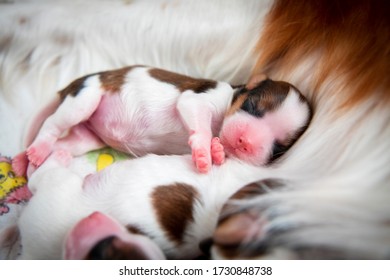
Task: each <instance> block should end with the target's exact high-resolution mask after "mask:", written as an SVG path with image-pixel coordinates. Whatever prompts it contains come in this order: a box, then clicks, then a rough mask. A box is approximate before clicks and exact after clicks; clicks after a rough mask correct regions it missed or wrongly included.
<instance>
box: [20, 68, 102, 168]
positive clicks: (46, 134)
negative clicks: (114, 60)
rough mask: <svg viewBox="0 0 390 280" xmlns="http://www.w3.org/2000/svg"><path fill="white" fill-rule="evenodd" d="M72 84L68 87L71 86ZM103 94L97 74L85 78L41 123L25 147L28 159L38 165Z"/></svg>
mask: <svg viewBox="0 0 390 280" xmlns="http://www.w3.org/2000/svg"><path fill="white" fill-rule="evenodd" d="M72 84H73V83H72ZM72 84H71V85H70V86H68V88H71V86H72ZM71 89H72V90H73V88H71ZM71 89H69V90H71ZM65 90H66V89H65ZM65 90H64V91H65ZM103 94H104V92H103V91H102V90H101V88H100V82H99V79H98V76H97V75H94V76H90V77H87V78H85V79H84V80H83V82H82V83H81V84H80V85H79V87H78V88H77V91H75V90H74V91H73V93H71V94H68V95H67V96H66V97H65V99H64V101H63V102H62V103H61V104H60V106H59V107H58V109H57V111H56V112H55V113H54V114H52V115H51V116H49V117H48V118H47V119H46V121H45V122H44V123H43V125H42V127H41V129H40V130H39V132H38V135H37V137H36V138H35V140H34V141H33V143H32V144H31V145H30V146H29V147H28V149H27V157H28V159H29V161H30V162H31V163H32V164H34V165H36V166H40V165H41V164H42V163H43V162H44V161H45V159H46V158H47V156H48V155H49V154H50V153H51V152H52V150H53V147H54V144H55V143H56V141H57V140H58V138H60V137H61V135H62V134H63V133H64V132H65V131H66V130H68V129H70V128H72V127H73V126H75V125H77V124H79V123H82V122H84V121H86V120H88V119H89V118H90V117H91V115H92V114H93V113H94V112H95V111H96V109H97V107H98V106H99V104H100V100H101V97H102V95H103Z"/></svg>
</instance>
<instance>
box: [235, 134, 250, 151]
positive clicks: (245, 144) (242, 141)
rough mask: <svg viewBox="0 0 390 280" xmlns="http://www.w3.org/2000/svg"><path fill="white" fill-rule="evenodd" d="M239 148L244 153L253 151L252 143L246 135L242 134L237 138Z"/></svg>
mask: <svg viewBox="0 0 390 280" xmlns="http://www.w3.org/2000/svg"><path fill="white" fill-rule="evenodd" d="M237 148H238V149H239V150H240V151H241V152H243V153H250V152H251V151H252V144H251V142H250V141H249V139H248V138H247V137H245V136H240V138H238V139H237Z"/></svg>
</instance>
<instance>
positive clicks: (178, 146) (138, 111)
mask: <svg viewBox="0 0 390 280" xmlns="http://www.w3.org/2000/svg"><path fill="white" fill-rule="evenodd" d="M87 125H88V127H89V128H90V129H91V130H92V131H94V132H95V134H96V135H97V136H98V137H99V138H100V139H102V140H103V141H104V142H105V143H106V144H107V145H109V146H111V147H113V148H115V149H117V150H120V151H123V152H125V153H131V154H134V155H137V156H142V155H145V154H148V153H155V154H185V153H188V152H190V148H189V146H188V144H187V142H188V133H187V131H186V129H185V128H184V126H183V124H182V122H181V120H180V118H179V117H178V116H177V112H176V107H175V104H171V105H169V106H166V107H164V108H163V109H162V110H161V111H159V112H156V111H153V110H150V109H149V108H148V107H147V106H145V104H133V105H132V106H129V105H128V104H126V103H124V102H123V100H122V99H121V97H120V95H111V96H107V95H105V96H103V98H102V101H101V103H100V105H99V107H98V108H97V110H96V111H95V113H94V114H93V115H92V116H91V117H90V119H89V120H88V121H87Z"/></svg>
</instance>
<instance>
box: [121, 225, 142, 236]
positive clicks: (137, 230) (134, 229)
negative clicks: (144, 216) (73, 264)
mask: <svg viewBox="0 0 390 280" xmlns="http://www.w3.org/2000/svg"><path fill="white" fill-rule="evenodd" d="M126 229H127V230H128V231H129V232H131V233H133V234H140V235H146V234H145V233H144V232H143V231H142V230H141V229H140V228H139V227H137V226H134V225H128V226H126Z"/></svg>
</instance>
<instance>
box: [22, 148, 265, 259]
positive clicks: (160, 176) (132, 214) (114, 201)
mask: <svg viewBox="0 0 390 280" xmlns="http://www.w3.org/2000/svg"><path fill="white" fill-rule="evenodd" d="M56 157H57V155H56V152H55V153H54V155H53V156H51V157H49V158H48V159H47V161H45V163H44V164H43V165H42V166H41V167H40V168H39V169H38V170H37V171H36V172H35V173H33V175H32V176H31V178H30V181H29V184H30V188H31V189H32V191H33V192H34V197H33V198H32V199H31V201H30V202H29V204H28V205H27V206H26V208H25V210H24V212H23V214H22V216H21V218H20V220H19V228H20V232H21V240H22V247H23V251H22V256H21V258H24V259H59V258H61V256H62V255H63V244H64V242H65V237H66V235H67V233H68V232H69V231H70V230H71V229H72V227H73V226H74V225H75V224H76V223H77V222H78V221H80V220H81V219H83V218H85V217H87V216H88V215H90V214H91V213H93V212H95V211H99V212H101V213H104V214H106V215H109V216H111V217H113V218H115V219H116V220H117V221H118V222H119V223H120V224H122V225H133V226H136V227H137V228H140V229H141V230H142V231H143V232H145V233H150V235H151V236H152V237H151V239H152V240H153V241H154V242H155V243H157V244H158V245H159V247H160V248H161V249H162V250H163V252H164V253H165V254H166V255H167V256H168V257H169V258H194V257H196V256H198V255H199V254H200V252H199V249H198V244H199V242H201V241H202V240H204V239H205V238H209V237H210V236H211V235H212V232H213V230H214V228H215V225H216V223H217V220H218V216H219V212H220V209H221V208H222V206H223V204H224V203H225V201H226V200H227V199H228V197H229V196H231V195H232V194H233V193H234V192H235V191H236V190H237V189H238V188H240V187H241V186H242V185H244V184H246V183H249V182H251V181H253V180H257V179H262V178H264V176H265V175H266V174H267V175H268V174H269V171H267V170H266V169H260V168H255V167H253V166H249V165H245V164H242V163H240V162H238V161H233V160H229V161H228V162H226V163H225V164H224V165H222V166H214V168H213V169H212V170H211V171H210V172H209V173H208V174H207V175H206V174H199V173H198V172H197V171H196V169H195V168H194V167H193V166H192V162H191V157H190V156H156V155H149V156H146V157H142V158H138V159H134V160H128V161H123V162H118V163H115V164H113V165H112V166H110V167H107V168H106V169H104V170H103V171H101V172H100V173H98V175H97V176H98V177H97V178H96V179H93V180H94V181H93V184H88V183H85V182H84V180H83V178H84V176H85V174H84V175H81V176H80V175H79V174H76V173H75V172H74V171H72V169H76V170H77V172H79V170H78V167H77V166H78V162H79V161H83V158H82V157H81V158H76V159H75V162H74V163H71V165H70V167H68V168H67V167H64V166H63V165H62V164H61V162H60V161H58V160H57V158H56ZM83 164H87V163H86V162H84V161H83ZM93 176H96V175H93ZM87 180H88V179H87ZM175 183H184V184H188V185H191V186H193V187H194V188H195V189H196V191H197V192H198V194H199V196H198V199H199V202H198V203H195V204H194V210H193V211H194V222H193V223H190V224H189V227H188V228H187V229H186V232H185V235H184V238H183V243H182V244H180V245H178V244H177V243H175V242H172V241H171V240H170V239H169V237H168V236H167V234H166V233H165V231H164V230H163V229H162V228H161V226H160V224H159V223H158V221H157V218H156V210H155V209H154V208H153V207H152V203H151V200H152V197H151V193H152V192H153V190H154V189H155V188H156V187H158V186H164V185H172V184H175Z"/></svg>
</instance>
